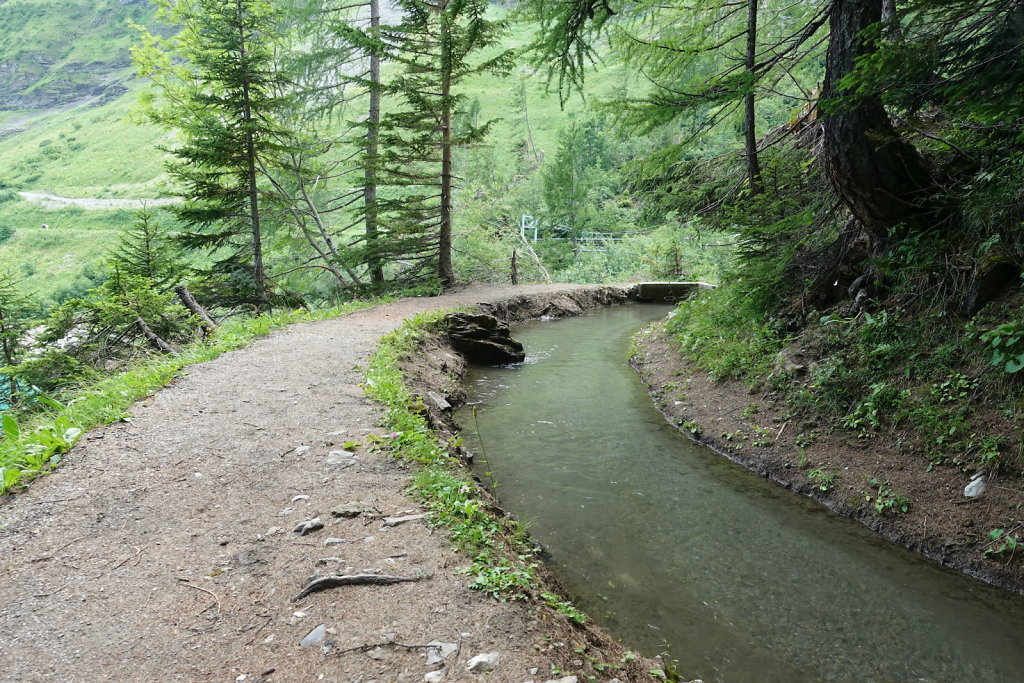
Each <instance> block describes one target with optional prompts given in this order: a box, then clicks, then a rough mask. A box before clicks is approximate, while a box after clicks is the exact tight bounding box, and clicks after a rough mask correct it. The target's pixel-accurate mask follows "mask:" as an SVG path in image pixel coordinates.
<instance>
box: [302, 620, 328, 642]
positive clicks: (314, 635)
mask: <svg viewBox="0 0 1024 683" xmlns="http://www.w3.org/2000/svg"><path fill="white" fill-rule="evenodd" d="M326 637H327V626H326V625H324V624H320V625H319V626H317V627H316V628H315V629H313V630H312V631H310V632H309V633H308V634H306V637H305V638H303V639H302V640H301V641H300V642H299V647H311V646H313V645H317V644H319V643H320V642H322V641H323V639H324V638H326Z"/></svg>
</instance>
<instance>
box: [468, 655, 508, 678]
mask: <svg viewBox="0 0 1024 683" xmlns="http://www.w3.org/2000/svg"><path fill="white" fill-rule="evenodd" d="M500 660H501V654H500V653H497V652H483V653H481V654H478V655H477V656H476V657H473V658H471V659H470V660H469V661H468V662H466V668H467V669H468V670H469V671H472V672H473V673H475V674H483V673H487V672H488V671H494V669H495V668H496V667H497V666H498V662H499V661H500Z"/></svg>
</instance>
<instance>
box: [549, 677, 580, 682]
mask: <svg viewBox="0 0 1024 683" xmlns="http://www.w3.org/2000/svg"><path fill="white" fill-rule="evenodd" d="M577 680H578V679H577V678H576V677H575V676H563V677H562V678H549V679H548V680H547V681H546V683H576V682H577Z"/></svg>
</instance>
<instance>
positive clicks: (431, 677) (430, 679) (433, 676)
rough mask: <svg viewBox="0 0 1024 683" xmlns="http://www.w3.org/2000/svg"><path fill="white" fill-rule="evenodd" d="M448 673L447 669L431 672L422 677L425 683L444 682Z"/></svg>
mask: <svg viewBox="0 0 1024 683" xmlns="http://www.w3.org/2000/svg"><path fill="white" fill-rule="evenodd" d="M447 673H448V670H447V669H438V670H437V671H431V672H430V673H426V674H424V675H423V680H424V681H426V682H427V683H439V681H442V680H444V676H445V674H447Z"/></svg>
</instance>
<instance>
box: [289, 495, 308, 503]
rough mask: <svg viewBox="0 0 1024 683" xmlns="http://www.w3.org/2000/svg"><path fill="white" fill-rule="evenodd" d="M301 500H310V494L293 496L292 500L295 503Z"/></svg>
mask: <svg viewBox="0 0 1024 683" xmlns="http://www.w3.org/2000/svg"><path fill="white" fill-rule="evenodd" d="M300 500H309V496H306V495H302V496H295V497H294V498H292V502H293V503H298V502H299V501H300Z"/></svg>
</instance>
